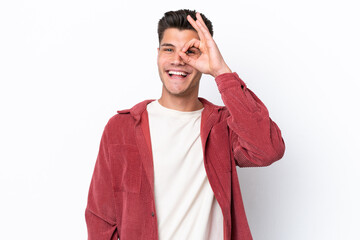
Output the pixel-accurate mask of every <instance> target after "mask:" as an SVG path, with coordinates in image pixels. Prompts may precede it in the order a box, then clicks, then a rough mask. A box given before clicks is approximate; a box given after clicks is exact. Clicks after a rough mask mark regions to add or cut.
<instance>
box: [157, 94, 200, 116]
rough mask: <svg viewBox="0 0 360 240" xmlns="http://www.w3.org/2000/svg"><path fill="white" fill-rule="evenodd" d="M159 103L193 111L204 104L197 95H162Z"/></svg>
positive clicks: (168, 106) (176, 108)
mask: <svg viewBox="0 0 360 240" xmlns="http://www.w3.org/2000/svg"><path fill="white" fill-rule="evenodd" d="M159 103H160V104H161V105H162V106H163V107H166V108H170V109H174V110H177V111H183V112H191V111H196V110H200V109H201V108H203V104H202V103H201V102H200V100H199V99H198V97H197V96H193V97H178V96H164V95H162V96H161V98H159Z"/></svg>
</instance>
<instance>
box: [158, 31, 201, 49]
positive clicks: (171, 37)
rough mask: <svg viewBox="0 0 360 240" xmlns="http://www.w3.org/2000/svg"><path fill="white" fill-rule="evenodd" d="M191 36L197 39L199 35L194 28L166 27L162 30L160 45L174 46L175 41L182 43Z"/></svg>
mask: <svg viewBox="0 0 360 240" xmlns="http://www.w3.org/2000/svg"><path fill="white" fill-rule="evenodd" d="M193 38H196V39H199V35H198V34H197V32H196V31H195V30H190V29H177V28H168V29H166V30H165V31H164V35H163V38H162V40H161V42H160V46H170V45H173V46H175V44H176V43H182V44H184V43H185V42H188V41H190V40H191V39H193Z"/></svg>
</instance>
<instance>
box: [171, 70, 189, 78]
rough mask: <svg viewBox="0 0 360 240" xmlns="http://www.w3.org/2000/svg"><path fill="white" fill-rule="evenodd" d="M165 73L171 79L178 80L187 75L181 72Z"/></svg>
mask: <svg viewBox="0 0 360 240" xmlns="http://www.w3.org/2000/svg"><path fill="white" fill-rule="evenodd" d="M167 73H168V74H169V76H170V77H171V78H180V79H182V78H185V77H186V76H187V75H188V74H189V73H187V72H183V71H172V70H170V71H167Z"/></svg>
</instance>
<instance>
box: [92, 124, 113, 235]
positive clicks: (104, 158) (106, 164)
mask: <svg viewBox="0 0 360 240" xmlns="http://www.w3.org/2000/svg"><path fill="white" fill-rule="evenodd" d="M107 126H108V125H107ZM107 126H106V127H105V130H104V132H103V135H102V138H101V142H100V149H99V153H98V157H97V159H96V163H95V169H94V172H93V176H92V179H91V183H90V188H89V195H88V202H87V207H86V210H85V219H86V224H87V230H88V240H117V239H118V233H117V230H116V215H115V201H114V192H113V186H112V179H111V172H110V160H109V152H108V140H107Z"/></svg>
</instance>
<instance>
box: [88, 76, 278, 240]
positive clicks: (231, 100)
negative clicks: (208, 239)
mask: <svg viewBox="0 0 360 240" xmlns="http://www.w3.org/2000/svg"><path fill="white" fill-rule="evenodd" d="M215 81H216V83H217V86H218V89H219V91H220V94H221V97H222V99H223V102H224V104H225V106H216V105H214V104H212V103H210V102H209V101H207V100H205V99H203V98H199V100H200V101H201V102H202V103H203V105H204V110H203V112H202V117H201V119H202V120H201V131H200V133H201V141H202V149H203V153H204V167H205V170H206V173H207V176H208V179H209V182H210V185H211V187H212V189H213V191H214V194H215V197H216V199H217V201H218V203H219V205H220V207H221V209H222V212H223V215H224V226H223V227H224V239H225V240H235V239H236V240H237V239H245V240H250V239H252V237H251V232H250V228H249V226H248V223H247V219H246V215H245V209H244V206H243V201H242V197H241V192H240V186H239V182H238V177H237V173H236V166H239V167H260V166H268V165H270V164H272V163H273V162H275V161H277V160H279V159H280V158H281V157H282V156H283V154H284V151H285V144H284V141H283V139H282V137H281V132H280V129H279V128H278V126H277V125H276V124H275V123H274V122H273V121H272V120H271V118H270V117H269V113H268V111H267V109H266V107H265V105H264V104H263V103H262V102H261V101H260V100H259V99H258V98H257V97H256V95H255V94H254V93H253V92H251V91H250V90H249V89H248V88H247V87H246V85H245V83H244V82H243V81H242V80H241V79H240V78H239V76H238V75H237V74H236V73H226V74H222V75H220V76H218V77H217V78H215ZM151 101H153V100H146V101H143V102H141V103H139V104H137V105H135V106H134V107H133V108H131V109H128V110H123V111H118V114H116V115H115V116H114V117H112V118H111V119H110V120H109V122H108V123H107V125H106V126H105V129H104V133H103V136H102V139H101V142H100V149H99V154H98V158H97V160H96V164H95V169H94V173H93V177H92V180H91V184H90V189H89V196H88V203H87V207H86V211H85V217H86V223H87V228H88V239H89V240H115V239H121V240H134V239H136V240H157V239H158V232H157V218H156V211H155V203H154V169H153V162H152V153H151V141H150V133H149V124H148V117H147V111H146V105H147V104H148V103H149V102H151Z"/></svg>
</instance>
